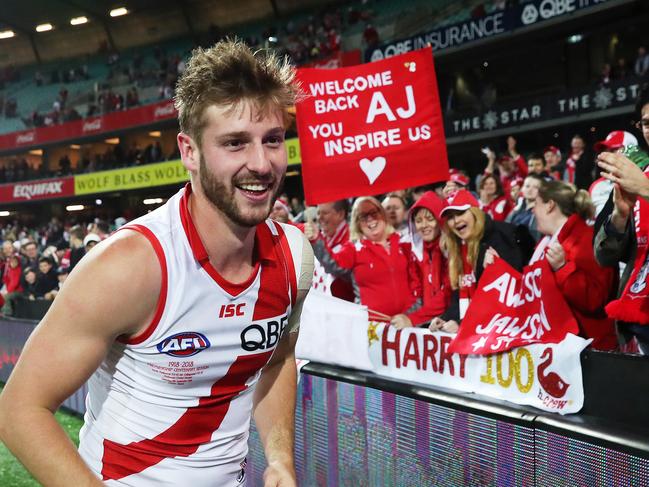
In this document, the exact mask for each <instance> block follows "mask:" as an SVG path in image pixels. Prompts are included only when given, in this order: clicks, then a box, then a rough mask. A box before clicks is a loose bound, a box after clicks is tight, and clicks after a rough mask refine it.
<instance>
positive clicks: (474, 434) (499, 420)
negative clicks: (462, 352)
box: [0, 319, 649, 487]
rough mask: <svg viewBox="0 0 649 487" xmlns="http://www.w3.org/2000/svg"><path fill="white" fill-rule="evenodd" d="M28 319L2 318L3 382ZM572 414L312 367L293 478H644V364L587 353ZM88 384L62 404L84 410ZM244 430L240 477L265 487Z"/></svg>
mask: <svg viewBox="0 0 649 487" xmlns="http://www.w3.org/2000/svg"><path fill="white" fill-rule="evenodd" d="M35 326H36V323H35V322H29V321H21V320H10V319H2V320H0V381H6V380H7V378H8V377H9V374H10V373H11V371H12V370H13V367H14V365H15V362H16V360H17V358H18V355H19V354H20V351H21V350H22V347H23V345H24V343H25V341H26V340H27V338H28V337H29V334H30V333H31V332H32V331H33V329H34V327H35ZM582 368H583V374H584V392H585V402H584V407H583V409H582V411H581V412H580V413H578V414H572V415H566V416H559V415H556V414H549V413H544V412H541V411H539V410H536V409H534V408H530V407H525V406H518V405H515V404H511V403H507V402H504V401H499V400H495V399H489V398H484V397H482V396H478V395H475V394H469V393H462V392H457V391H453V390H448V389H442V388H432V387H424V386H421V385H419V384H415V383H408V382H397V381H394V380H392V379H389V378H385V377H379V376H377V375H375V374H373V373H371V372H366V371H358V370H353V369H347V368H342V367H336V366H332V365H323V364H317V363H309V364H307V365H306V366H304V367H303V368H302V372H301V375H300V382H299V385H298V395H297V411H296V468H297V473H298V485H300V486H309V487H310V486H332V487H337V486H347V485H350V486H351V485H354V486H356V485H367V486H391V487H392V486H404V487H408V486H413V487H415V486H416V487H421V486H433V485H434V486H453V487H456V486H459V485H498V486H500V485H506V486H510V485H515V486H559V485H570V486H573V485H587V486H598V485H638V486H640V485H649V419H648V413H649V407H648V406H649V360H647V359H646V358H645V357H639V356H630V355H619V354H613V353H602V352H594V351H586V352H584V353H583V354H582ZM85 393H86V391H85V388H82V389H80V390H79V391H77V392H76V393H75V394H74V395H73V396H71V397H70V398H69V399H68V400H67V401H66V402H65V403H64V406H65V407H66V408H68V409H70V410H71V411H74V412H77V413H80V414H81V413H83V411H84V409H85V408H84V397H85ZM264 468H265V459H264V454H263V449H262V448H261V445H260V443H259V436H258V434H257V432H256V430H255V428H254V426H253V427H252V429H251V436H250V453H249V456H248V471H247V475H248V478H249V485H251V486H258V485H263V482H262V476H263V470H264Z"/></svg>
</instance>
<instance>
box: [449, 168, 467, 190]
mask: <svg viewBox="0 0 649 487" xmlns="http://www.w3.org/2000/svg"><path fill="white" fill-rule="evenodd" d="M449 181H453V182H454V183H455V184H459V185H460V186H464V187H465V188H466V187H467V186H468V185H469V178H468V177H466V176H465V175H464V174H462V173H461V172H456V173H453V174H451V177H450V179H449Z"/></svg>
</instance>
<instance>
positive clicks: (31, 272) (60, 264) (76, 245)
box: [0, 217, 126, 316]
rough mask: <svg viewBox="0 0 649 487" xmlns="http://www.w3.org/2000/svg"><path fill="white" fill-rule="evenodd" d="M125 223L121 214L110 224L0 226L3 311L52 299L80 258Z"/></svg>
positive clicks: (13, 312) (0, 301)
mask: <svg viewBox="0 0 649 487" xmlns="http://www.w3.org/2000/svg"><path fill="white" fill-rule="evenodd" d="M125 223H126V220H125V219H124V218H122V217H120V218H117V219H116V220H115V222H114V223H113V225H110V224H109V223H108V222H105V221H102V220H95V221H93V222H91V223H89V224H79V223H77V224H74V225H71V224H63V223H62V222H61V221H60V220H59V219H58V218H52V219H51V220H50V222H49V223H48V224H47V225H44V226H43V227H41V228H37V229H30V228H27V227H25V226H23V225H21V224H19V223H17V222H14V223H10V224H8V225H6V226H4V227H3V228H2V229H0V236H1V238H2V247H1V251H0V271H1V274H2V286H1V288H0V306H1V307H2V314H4V315H5V316H12V315H16V314H20V309H25V308H26V307H29V306H30V303H46V302H51V301H53V300H54V299H55V298H56V295H57V293H58V291H59V289H60V287H61V286H62V285H63V283H64V282H65V280H66V279H67V277H68V274H69V273H70V271H71V270H72V269H74V267H75V266H76V265H77V264H78V263H79V261H80V260H81V258H82V257H83V256H84V255H85V254H86V253H87V252H89V251H90V249H92V248H93V247H94V246H95V245H96V244H97V243H99V242H100V241H102V240H103V239H105V238H107V237H108V236H109V235H110V234H111V232H112V231H114V230H116V229H117V228H119V227H120V226H122V225H124V224H125ZM17 311H18V313H17Z"/></svg>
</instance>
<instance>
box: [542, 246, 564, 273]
mask: <svg viewBox="0 0 649 487" xmlns="http://www.w3.org/2000/svg"><path fill="white" fill-rule="evenodd" d="M545 258H546V259H548V262H549V263H550V267H552V270H553V271H555V272H556V271H558V270H559V269H561V268H562V267H563V266H564V265H565V264H566V252H565V250H563V247H562V246H561V244H560V243H559V242H552V243H551V244H550V245H549V246H548V248H547V250H546V251H545Z"/></svg>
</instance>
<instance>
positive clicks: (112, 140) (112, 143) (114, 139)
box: [104, 137, 119, 145]
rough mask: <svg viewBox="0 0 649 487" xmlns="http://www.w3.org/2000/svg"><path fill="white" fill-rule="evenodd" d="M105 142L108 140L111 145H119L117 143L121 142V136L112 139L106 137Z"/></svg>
mask: <svg viewBox="0 0 649 487" xmlns="http://www.w3.org/2000/svg"><path fill="white" fill-rule="evenodd" d="M104 142H106V143H107V144H110V145H117V144H119V137H113V138H111V139H106V140H104Z"/></svg>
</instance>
